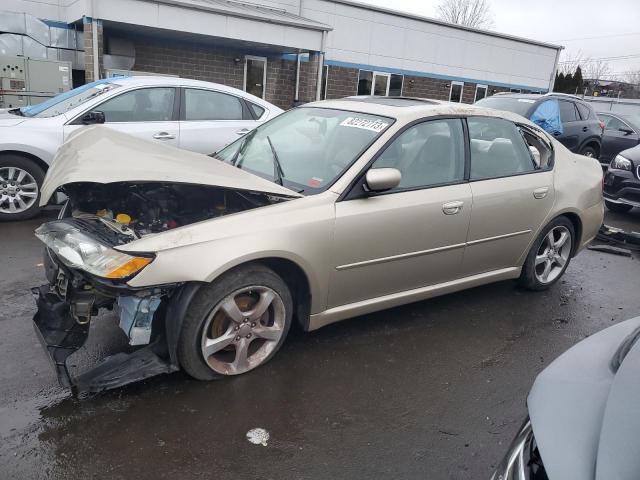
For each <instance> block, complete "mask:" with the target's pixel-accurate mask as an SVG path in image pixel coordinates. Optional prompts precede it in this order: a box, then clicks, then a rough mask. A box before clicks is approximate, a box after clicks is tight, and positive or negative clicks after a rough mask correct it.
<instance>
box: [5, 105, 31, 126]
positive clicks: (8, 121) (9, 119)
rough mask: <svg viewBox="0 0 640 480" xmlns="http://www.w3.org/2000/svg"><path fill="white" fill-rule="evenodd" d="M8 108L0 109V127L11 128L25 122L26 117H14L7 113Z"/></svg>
mask: <svg viewBox="0 0 640 480" xmlns="http://www.w3.org/2000/svg"><path fill="white" fill-rule="evenodd" d="M9 110H12V109H10V108H3V109H0V127H12V126H14V125H18V124H20V123H22V122H24V121H25V120H26V117H21V116H19V115H14V114H13V113H9Z"/></svg>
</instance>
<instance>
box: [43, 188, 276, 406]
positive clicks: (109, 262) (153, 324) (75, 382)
mask: <svg viewBox="0 0 640 480" xmlns="http://www.w3.org/2000/svg"><path fill="white" fill-rule="evenodd" d="M64 192H65V194H66V195H67V197H68V201H67V204H66V205H65V206H64V207H63V209H62V211H61V214H60V218H59V219H58V220H56V221H52V222H48V223H45V224H43V225H42V226H40V227H39V228H38V229H37V230H36V236H37V237H38V238H39V239H40V240H41V241H42V242H43V243H44V244H45V246H46V248H45V260H44V263H45V272H46V275H47V279H48V281H49V283H48V284H47V285H43V286H40V287H36V288H33V289H32V292H33V294H34V296H35V299H36V304H37V307H38V311H37V313H36V315H35V317H34V319H33V320H34V326H35V329H36V332H37V335H38V337H39V339H40V341H41V342H42V344H43V346H44V348H45V350H46V351H47V353H48V354H49V357H50V359H51V361H52V363H53V366H54V368H55V371H56V373H57V375H58V380H59V382H60V384H61V385H62V386H63V387H67V388H71V389H72V390H73V391H74V393H76V394H77V395H85V394H88V393H92V392H100V391H102V390H107V389H111V388H116V387H120V386H122V385H125V384H128V383H131V382H136V381H139V380H143V379H145V378H148V377H151V376H155V375H158V374H161V373H169V372H172V371H175V370H178V369H179V363H178V359H177V358H176V345H177V339H178V335H179V329H180V326H181V323H182V318H183V317H184V314H185V312H186V308H187V306H188V304H189V301H190V299H191V298H192V296H193V294H194V293H195V291H197V289H198V288H199V286H200V284H199V283H197V282H188V283H176V284H170V285H156V286H148V287H144V288H134V287H131V286H130V285H129V284H128V283H127V282H128V281H129V280H130V279H131V278H133V277H134V276H135V275H136V274H138V273H139V272H140V271H142V270H143V269H144V268H145V267H147V266H148V265H149V264H151V263H152V262H153V261H154V260H155V256H154V254H153V253H152V252H139V253H135V254H134V253H130V252H127V253H125V252H123V251H120V250H119V249H118V248H119V247H120V246H122V245H125V244H129V243H131V242H133V241H135V240H137V239H140V238H142V237H145V236H148V235H157V234H161V233H162V232H164V231H168V230H172V229H175V228H178V227H181V226H186V225H189V224H192V223H195V222H200V221H205V220H211V219H214V218H216V217H220V216H223V215H228V214H231V213H238V212H241V211H245V210H249V209H252V208H258V207H262V206H266V205H270V204H273V203H276V202H279V201H283V200H284V199H283V198H280V197H277V196H273V195H269V194H265V193H261V192H246V191H238V190H232V189H225V188H220V187H213V186H202V185H189V184H179V183H174V184H172V183H156V182H137V183H130V182H118V183H113V184H106V185H104V184H96V183H86V182H84V183H75V184H70V185H65V186H64ZM100 310H113V311H115V312H117V314H118V315H119V326H120V328H121V330H122V331H123V332H124V333H125V334H126V336H127V337H128V341H129V345H130V346H132V347H138V348H137V349H135V350H133V352H132V353H118V354H116V355H112V356H111V357H108V358H106V359H105V360H104V361H103V362H101V363H99V364H98V365H97V366H95V367H94V368H92V369H91V370H89V371H88V372H85V373H82V374H80V375H78V376H72V375H71V373H70V371H69V368H68V365H67V362H68V359H69V357H70V356H71V355H73V354H74V353H75V352H76V351H77V350H79V349H80V348H81V347H82V346H83V345H84V343H85V341H86V340H87V337H88V335H89V326H90V324H91V322H92V321H95V320H96V316H97V315H98V312H99V311H100Z"/></svg>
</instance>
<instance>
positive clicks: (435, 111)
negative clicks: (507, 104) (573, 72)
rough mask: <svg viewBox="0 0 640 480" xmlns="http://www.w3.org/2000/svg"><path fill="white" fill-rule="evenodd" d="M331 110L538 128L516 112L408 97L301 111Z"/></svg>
mask: <svg viewBox="0 0 640 480" xmlns="http://www.w3.org/2000/svg"><path fill="white" fill-rule="evenodd" d="M313 107H315V108H319V107H322V108H333V109H336V110H348V111H352V112H359V113H366V114H369V115H379V116H383V117H389V118H394V119H397V120H400V121H402V122H410V121H412V120H417V119H420V118H425V117H437V116H453V117H459V116H484V117H496V118H504V119H506V120H511V121H512V122H518V123H524V124H527V125H530V126H533V127H535V128H536V129H538V128H539V127H537V126H536V125H535V124H533V123H531V122H530V121H529V120H527V119H526V118H524V117H522V116H520V115H518V114H517V113H513V112H507V111H503V110H496V109H493V108H485V107H479V106H475V105H469V104H465V103H451V102H443V101H441V100H432V99H418V98H407V97H347V98H342V99H339V100H321V101H318V102H312V103H307V104H305V105H303V106H302V107H301V108H313Z"/></svg>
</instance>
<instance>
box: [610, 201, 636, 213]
mask: <svg viewBox="0 0 640 480" xmlns="http://www.w3.org/2000/svg"><path fill="white" fill-rule="evenodd" d="M604 204H605V205H606V206H607V209H609V210H611V211H612V212H617V213H626V212H628V211H629V210H631V209H632V208H633V207H632V206H631V205H627V204H625V203H613V202H608V201H606V200H605V201H604Z"/></svg>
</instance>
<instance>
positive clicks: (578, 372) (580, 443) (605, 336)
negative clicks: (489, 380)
mask: <svg viewBox="0 0 640 480" xmlns="http://www.w3.org/2000/svg"><path fill="white" fill-rule="evenodd" d="M638 338H640V317H636V318H634V319H632V320H627V321H626V322H622V323H619V324H617V325H615V326H613V327H610V328H607V329H605V330H603V331H601V332H599V333H597V334H596V335H593V336H591V337H589V338H587V339H586V340H583V341H582V342H580V343H578V344H577V345H575V346H574V347H573V348H571V349H569V350H568V351H566V352H565V353H564V354H562V355H561V356H560V357H558V358H557V359H556V360H555V361H554V362H553V363H552V364H551V365H549V366H548V367H547V368H546V369H545V370H543V371H542V373H540V375H538V378H536V381H535V383H534V385H533V388H532V389H531V392H530V393H529V398H528V400H527V406H528V410H529V418H527V419H526V421H525V422H524V424H523V425H522V427H521V428H520V430H519V431H518V433H517V435H516V438H515V439H514V441H513V443H512V444H511V446H510V448H509V450H508V452H507V454H506V456H505V457H504V459H503V460H502V462H501V463H500V465H499V466H498V469H497V470H496V472H495V473H494V475H493V477H492V479H493V480H612V479H615V480H636V479H638V478H639V477H640V443H639V442H638V432H640V382H638V378H639V376H640V343H638Z"/></svg>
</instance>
